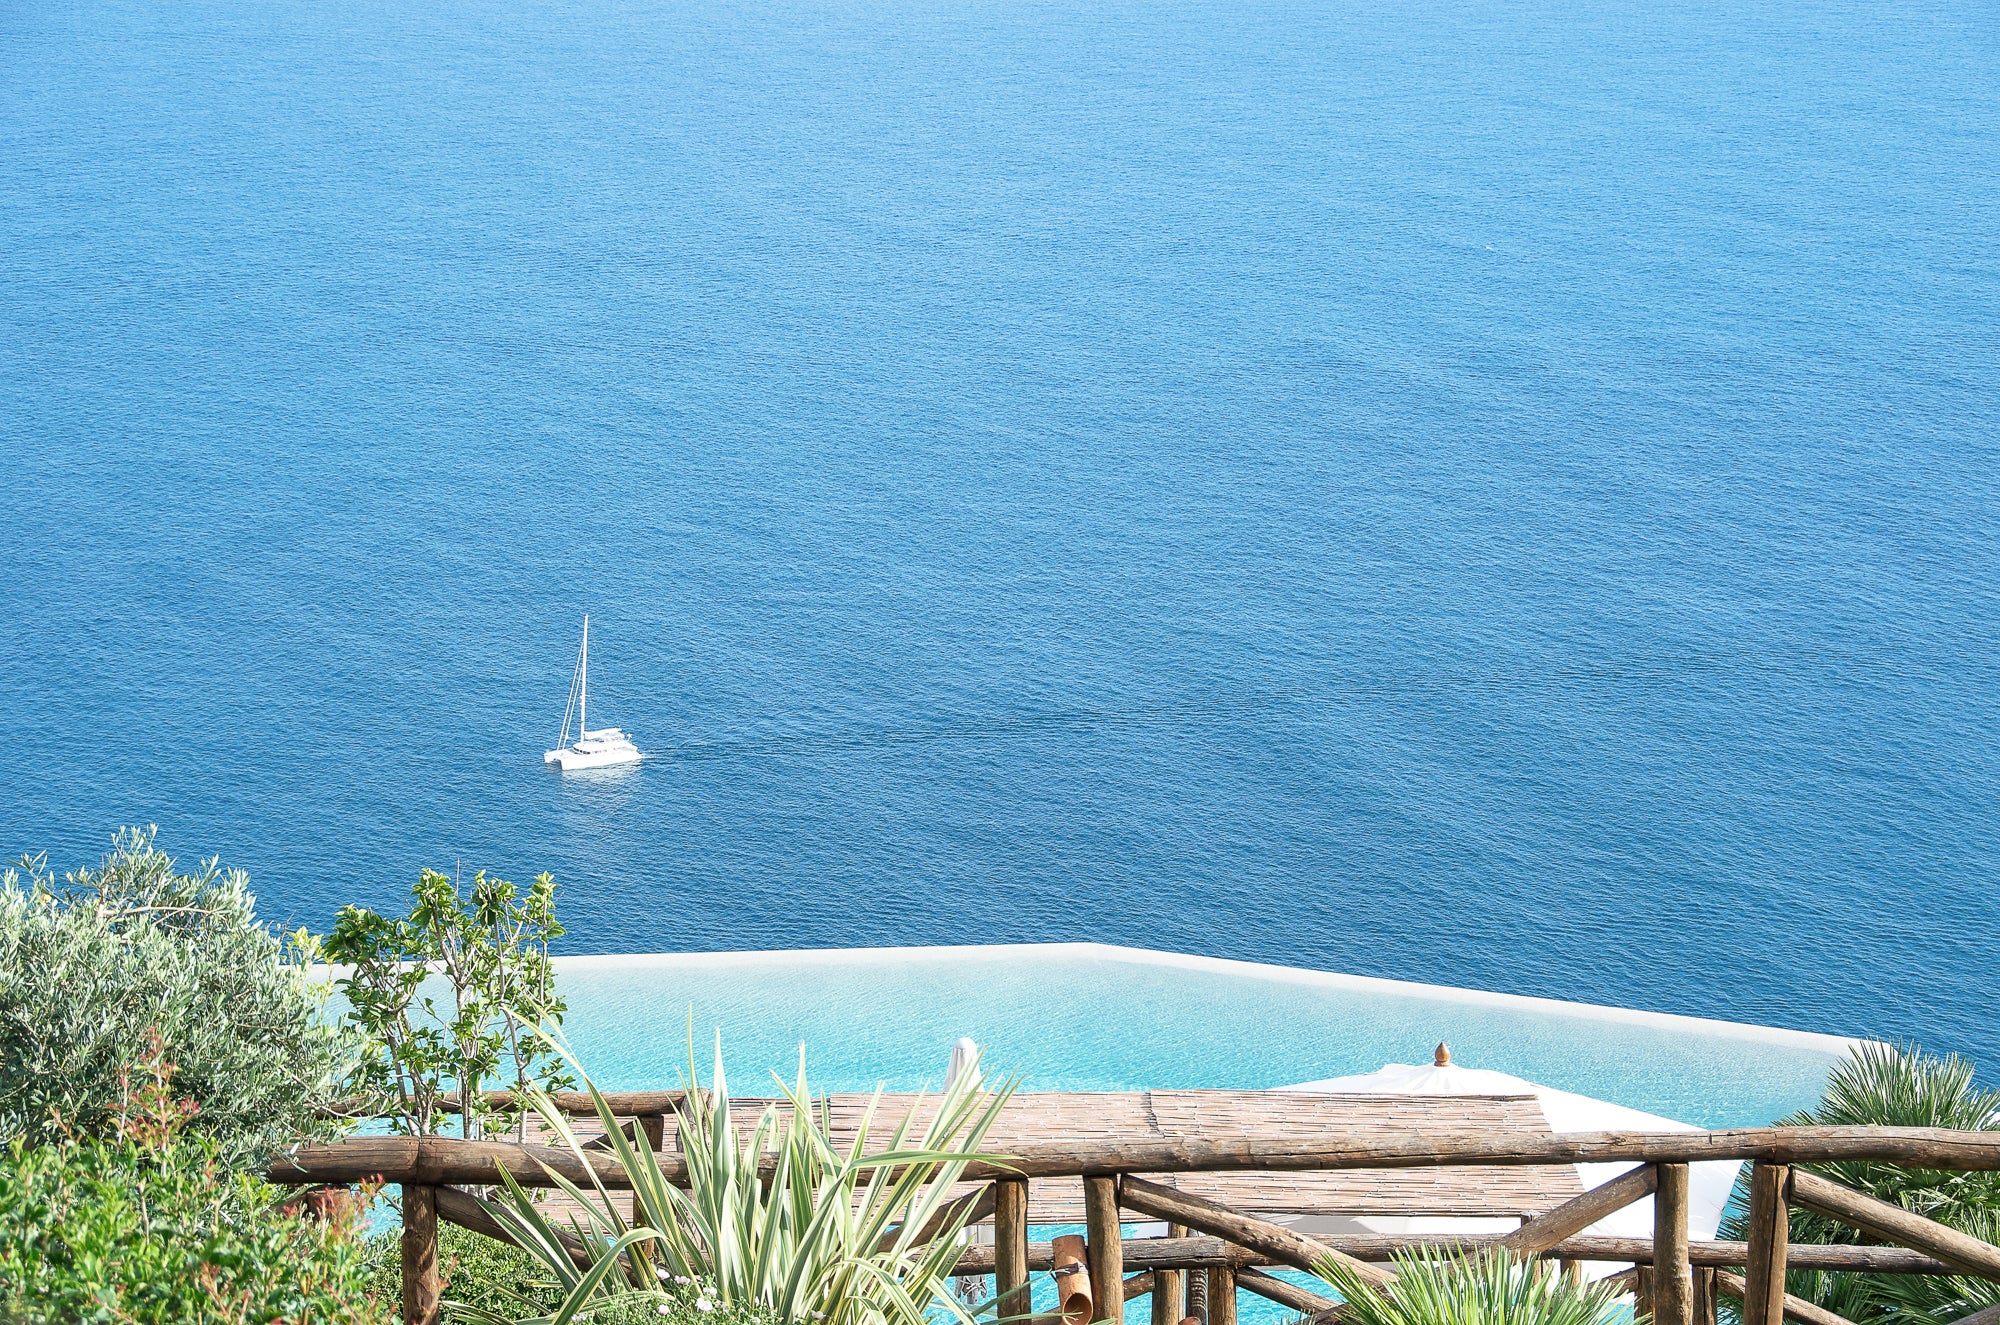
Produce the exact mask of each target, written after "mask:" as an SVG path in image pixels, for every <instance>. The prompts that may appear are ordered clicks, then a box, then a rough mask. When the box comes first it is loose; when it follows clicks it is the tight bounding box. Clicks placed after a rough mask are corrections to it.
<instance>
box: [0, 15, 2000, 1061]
mask: <svg viewBox="0 0 2000 1325" xmlns="http://www.w3.org/2000/svg"><path fill="white" fill-rule="evenodd" d="M1996 202H2000V11H1996V10H1995V9H1994V8H1993V7H1992V6H1990V5H1987V4H1983V3H1943V2H1941V3H1926V2H1924V0H1914V2H1913V3H1908V4H1896V5H1892V6H1882V5H1879V4H1861V3H1842V2H1838V0H1836V2H1835V3H1810V4H1808V3H1773V2H1771V0H1740V2H1739V0H1730V2H1729V3H1722V2H1721V0H1667V2H1666V3H1645V4H1640V3H1628V2H1625V0H1605V2H1604V3H1591V4H1576V3H1562V4H1556V3H1538V2H1537V0H1518V2H1512V0H1414V2H1406V0H1398V2H1397V3H1393V4H1391V3H1376V2H1375V0H1327V2H1326V3H1321V4H1308V3H1299V2H1298V0H1229V2H1228V3H1219V2H1214V0H1181V2H1179V3H1174V4H1165V3H1146V2H1143V0H1076V2H1075V3H1069V4H1064V5H1051V4H1042V3H1029V2H1028V0H953V3H949V4H945V3H939V2H938V0H869V2H868V3H866V4H862V3H846V2H844V0H788V2H787V3H783V4H766V3H757V2H755V0H592V3H589V4H577V3H569V2H567V0H537V3H533V4H528V3H522V2H521V0H426V2H425V3H423V4H413V3H396V2H392V0H351V2H347V3H342V4H338V5H327V4H310V3H304V2H303V0H255V2H254V3H253V2H252V0H174V2H173V3H171V4H169V3H165V2H164V0H63V2H62V3H52V4H32V5H31V4H23V3H16V4H10V5H0V472H4V478H5V492H6V495H7V512H8V530H7V533H6V535H5V537H4V538H0V617H3V618H4V620H5V621H6V622H7V623H8V626H9V627H10V630H11V639H10V641H9V645H8V647H7V648H5V649H4V650H0V695H4V702H0V749H4V751H5V752H6V755H5V765H4V767H5V772H4V774H0V849H4V850H5V851H7V852H9V853H15V852H20V851H27V850H40V849H47V850H48V851H49V852H50V853H51V859H52V861H53V862H54V863H57V864H60V865H74V864H76V863H79V862H81V861H84V860H88V859H90V858H92V857H94V856H95V855H96V854H97V852H98V851H100V850H101V849H102V846H103V844H104V842H105V840H106V838H107V836H108V833H109V831H110V829H111V828H112V826H114V825H116V824H118V823H121V822H134V821H136V822H145V821H157V822H159V823H160V824H161V825H162V840H163V841H164V843H165V844H166V845H168V846H169V847H170V848H172V849H175V850H177V851H180V852H182V853H184V854H186V855H190V856H192V855H196V854H207V853H211V852H213V853H220V854H221V855H222V856H223V857H224V859H225V860H226V861H228V862H231V863H240V864H242V865H245V866H246V867H248V868H249V869H250V870H251V871H252V873H253V875H254V877H255V879H256V881H257V883H258V887H259V891H260V894H261V897H262V899H263V903H264V906H265V909H266V910H267V911H268V912H269V913H271V914H272V915H273V916H274V917H277V918H281V919H289V920H294V921H304V922H307V923H313V924H321V925H323V924H325V923H326V922H327V920H328V919H329V918H330V916H331V913H332V911H333V910H334V908H336V907H337V906H338V905H339V904H341V903H342V902H345V901H348V900H361V901H366V902H371V903H378V904H386V903H388V902H390V901H391V900H392V899H393V898H394V897H395V895H396V894H397V893H398V891H399V890H401V889H402V888H403V887H405V886H406V884H407V883H408V882H409V880H410V878H411V877H412V876H413V874H414V871H415V869H416V867H417V866H418V864H419V863H430V864H434V865H439V866H443V867H447V868H448V867H450V866H452V865H453V864H454V863H455V862H463V863H464V864H465V865H466V866H467V867H468V868H469V867H472V866H476V865H486V866H491V867H495V868H498V869H500V870H502V871H503V872H508V873H510V874H513V875H517V876H519V875H526V874H529V873H532V872H534V871H535V870H538V869H543V868H546V869H549V870H552V871H554V872H555V874H556V875H557V877H558V879H559V880H560V882H561V885H562V887H563V896H564V898H565V908H566V913H567V915H568V917H569V919H570V922H571V934H570V937H569V939H568V941H567V944H568V947H569V949H570V950H572V951H576V952H615V951H658V950H705V949H720V948H742V947H800V946H825V945H835V946H838V945H854V944H883V943H949V942H966V941H989V942H990V941H1012V940H1047V939H1101V940H1108V941H1116V942H1125V943H1134V944H1140V945H1144V946H1149V947H1158V948H1171V949H1180V950H1186V951H1191V952H1201V953H1211V954H1219V955H1225V956H1234V957H1245V958H1252V959H1258V960H1269V961H1277V962H1285V963H1292V964H1297V965H1304V966H1313V967H1320V968H1325V969H1338V970H1349V971H1356V972H1363V973H1369V974H1378V975H1389V976H1397V977H1402V978H1407V979H1416V980H1424V981H1432V982H1439V983H1447V984H1459V985H1468V986H1474V987H1480V988H1492V989H1502V990H1511V991H1519V992H1527V993H1534V994H1542V995H1548V996H1551V997H1558V998H1572V999H1588V1000H1593V1001H1598V1002H1605V1003H1614V1004H1625V1005H1631V1006H1636V1007H1644V1008H1653V1009H1662V1010H1668V1011H1677V1012H1689V1013H1697V1014H1708V1015H1723V1016H1730V1017H1735V1018H1740V1019H1746V1020H1756V1021H1769V1022H1773V1023H1778V1024H1784V1025H1791V1026H1802V1027H1809V1028H1812V1029H1819V1030H1828V1031H1837V1032H1843V1033H1872V1034H1879V1035H1918V1036H1921V1037H1923V1038H1924V1039H1925V1040H1926V1041H1928V1042H1930V1043H1932V1044H1934V1045H1937V1046H1939V1047H1949V1048H1959V1049H1964V1050H1968V1051H1971V1052H1973V1053H1975V1054H1978V1055H1980V1056H1982V1057H1983V1058H1984V1059H1985V1060H1986V1061H1987V1063H1988V1064H1989V1065H1991V1064H1994V1063H2000V1031H1996V1029H1995V1028H1994V1026H1993V1024H1992V1021H1991V1019H1990V1016H1989V1008H1990V1002H1991V989H1992V980H1991V975H1990V970H1991V954H1992V950H1993V947H1994V943H1995V940H1996V938H2000V924H1996V921H1995V918H1994V916H1995V904H1996V902H1997V901H2000V865H1996V852H1997V851H2000V829H1996V824H1995V816H1994V805H1995V803H1996V791H2000V777H1996V771H1995V770H1996V754H2000V750H1996V744H2000V743H1996V738H1995V735H1994V732H1995V719H1996V716H2000V713H1997V712H1996V711H2000V646H1996V643H1995V635H1994V621H1995V615H1996V608H2000V595H1996V586H2000V543H1996V539H1995V532H1996V529H1995V526H1996V516H2000V445H1996V435H1995V420H1996V418H2000V409H1996V406H2000V336H1996V335H1995V329H1996V326H2000V318H1996V314H2000V307H1997V306H2000V240H1997V239H1996V236H2000V214H1996V213H2000V207H1996ZM586 610H587V611H589V612H590V613H591V614H592V621H593V646H594V647H593V655H594V658H595V669H594V671H593V686H592V693H593V697H594V700H595V702H594V704H593V707H592V713H593V715H595V719H594V720H598V721H611V722H617V723H619V724H622V725H624V726H626V727H628V728H629V729H631V730H632V731H633V732H635V733H636V735H637V736H638V739H639V742H640V744H641V746H642V747H643V748H645V749H647V750H648V751H650V752H651V753H652V754H653V755H654V756H655V757H654V758H653V759H652V760H651V761H649V762H648V763H646V764H644V765H643V766H641V767H639V768H637V769H633V770H627V771H625V772H622V773H610V774H598V775H571V776H567V777H565V776H560V775H556V774H553V773H550V772H548V771H546V770H545V769H544V768H543V766H542V764H541V759H540V755H541V751H542V749H543V748H544V747H545V746H547V745H548V744H550V743H551V742H552V740H553V738H554V736H555V728H556V725H557V721H558V719H559V717H560V714H561V708H562V699H563V693H564V688H565V685H566V683H567V679H568V674H569V666H570V660H571V655H572V653H573V651H574V648H575V637H576V630H577V626H578V620H579V617H580V616H581V614H582V613H583V612H584V611H586ZM1330 1033H1334V1032H1330ZM926 1052H929V1048H928V1047H927V1048H926ZM1274 1052H1276V1051H1274ZM1287 1052H1289V1051H1287Z"/></svg>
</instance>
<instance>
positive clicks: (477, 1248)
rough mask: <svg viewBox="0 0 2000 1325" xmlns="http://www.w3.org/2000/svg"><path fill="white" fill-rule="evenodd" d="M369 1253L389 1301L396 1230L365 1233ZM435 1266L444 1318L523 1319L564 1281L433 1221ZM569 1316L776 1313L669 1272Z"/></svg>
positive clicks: (708, 1320)
mask: <svg viewBox="0 0 2000 1325" xmlns="http://www.w3.org/2000/svg"><path fill="white" fill-rule="evenodd" d="M368 1261H369V1289H370V1291H371V1292H373V1293H374V1294H375V1296H376V1297H377V1298H378V1299H379V1300H381V1301H384V1302H393V1301H395V1300H396V1299H397V1298H398V1297H399V1296H400V1294H401V1293H402V1290H403V1261H402V1233H401V1232H400V1231H399V1230H396V1229H389V1230H385V1231H383V1232H380V1233H377V1234H375V1235H374V1236H373V1237H371V1238H369V1239H368ZM438 1270H439V1273H440V1275H441V1277H442V1278H443V1280H444V1291H445V1299H446V1301H445V1315H446V1318H447V1319H451V1320H460V1321H464V1320H473V1321H479V1320H491V1319H500V1320H514V1321H519V1320H528V1319H533V1318H535V1317H537V1316H550V1315H553V1314H555V1312H556V1311H557V1310H559V1309H560V1308H561V1306H562V1301H563V1293H562V1289H561V1287H560V1286H559V1285H558V1284H557V1283H556V1281H555V1279H554V1277H553V1276H551V1275H550V1274H549V1273H548V1272H547V1271H546V1270H544V1269H543V1268H542V1265H541V1262H540V1261H538V1260H536V1259H535V1258H534V1257H533V1256H530V1255H529V1254H528V1253H526V1252H524V1251H522V1250H520V1249H519V1248H517V1247H514V1246H511V1245H509V1244H507V1243H503V1242H498V1241H495V1240H494V1239H492V1238H489V1237H487V1236H486V1235H485V1234H483V1233H474V1232H471V1231H469V1230H467V1229H463V1228H460V1227H458V1226H457V1225H456V1224H439V1225H438ZM703 1302H706V1303H707V1304H708V1305H707V1306H706V1307H703V1306H702V1305H700V1304H701V1303H703ZM661 1307H665V1308H666V1310H665V1311H661V1310H660V1308H661ZM575 1319H577V1320H579V1321H584V1320H588V1321H589V1322H590V1325H775V1320H776V1318H775V1317H773V1316H772V1315H771V1313H769V1312H767V1311H759V1310H757V1309H755V1308H748V1309H745V1308H737V1307H728V1306H722V1305H720V1304H718V1303H716V1302H715V1300H714V1299H713V1298H710V1297H705V1296H703V1294H702V1292H701V1289H700V1286H699V1285H697V1284H695V1283H693V1282H692V1281H690V1282H689V1283H687V1284H677V1283H674V1282H673V1281H672V1280H668V1281H667V1282H666V1283H664V1284H662V1285H661V1286H660V1290H659V1291H658V1292H657V1293H653V1294H646V1295H642V1296H637V1297H635V1298H634V1299H633V1300H630V1301H626V1302H604V1301H598V1302H595V1303H592V1304H591V1306H590V1310H589V1315H588V1316H587V1317H586V1316H582V1315H579V1316H577V1317H575Z"/></svg>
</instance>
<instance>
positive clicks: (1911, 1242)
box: [1787, 1170, 2000, 1279]
mask: <svg viewBox="0 0 2000 1325" xmlns="http://www.w3.org/2000/svg"><path fill="white" fill-rule="evenodd" d="M1787 1195H1789V1196H1790V1197H1791V1199H1792V1201H1793V1203H1794V1204H1796V1205H1802V1206H1804V1207H1805V1208H1806V1209H1808V1210H1817V1211H1818V1212H1819V1213H1820V1214H1823V1215H1826V1216H1828V1217H1830V1218H1833V1219H1838V1220H1839V1221H1841V1222H1842V1223H1843V1224H1850V1225H1852V1226H1854V1227H1855V1228H1858V1229H1860V1230H1861V1231H1862V1232H1864V1233H1872V1234H1874V1235H1875V1236H1876V1237H1878V1238H1881V1239H1882V1240H1883V1241H1885V1242H1894V1243H1898V1244H1900V1245H1902V1246H1905V1247H1914V1248H1916V1249H1917V1250H1918V1251H1923V1252H1928V1253H1930V1254H1931V1255H1932V1256H1935V1257H1937V1258H1938V1259H1939V1260H1941V1261H1944V1262H1946V1263H1948V1264H1950V1265H1954V1266H1956V1267H1958V1269H1959V1270H1960V1271H1961V1272H1962V1273H1965V1274H1977V1275H1984V1276H1985V1277H1986V1278H1988V1279H2000V1247H1996V1246H1994V1245H1993V1244H1992V1243H1990V1242H1981V1241H1980V1240H1979V1239H1978V1238H1975V1237H1973V1236H1971V1235H1970V1234H1967V1233H1961V1232H1959V1231H1958V1230H1957V1229H1955V1228H1948V1227H1946V1226H1945V1225H1943V1224H1940V1223H1938V1222H1937V1221H1936V1220H1935V1219H1926V1218H1925V1217H1924V1216H1922V1215H1920V1214H1916V1213H1913V1212H1912V1211H1909V1210H1905V1209H1904V1208H1903V1207H1902V1206H1900V1205H1891V1204H1889V1202H1887V1201H1883V1200H1878V1199H1876V1198H1875V1197H1873V1196H1869V1195H1866V1194H1865V1193H1862V1192H1857V1191H1854V1190H1853V1189H1851V1188H1848V1187H1843V1186H1841V1185H1840V1184H1839V1183H1837V1182H1830V1181H1828V1180H1827V1179H1825V1178H1822V1177H1820V1176H1819V1175H1818V1174H1816V1173H1800V1172H1798V1171H1796V1170H1794V1171H1793V1173H1792V1180H1791V1187H1790V1190H1789V1191H1788V1192H1787Z"/></svg>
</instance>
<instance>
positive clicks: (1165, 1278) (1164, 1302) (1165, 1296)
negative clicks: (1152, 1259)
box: [1151, 1224, 1187, 1325]
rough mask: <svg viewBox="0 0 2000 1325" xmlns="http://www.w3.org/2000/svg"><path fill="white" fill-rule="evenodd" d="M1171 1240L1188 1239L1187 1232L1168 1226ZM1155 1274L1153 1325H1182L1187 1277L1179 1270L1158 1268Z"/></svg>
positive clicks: (1177, 1226) (1177, 1227)
mask: <svg viewBox="0 0 2000 1325" xmlns="http://www.w3.org/2000/svg"><path fill="white" fill-rule="evenodd" d="M1167 1236H1168V1237H1169V1238H1177V1237H1186V1236H1187V1230H1186V1229H1185V1228H1182V1227H1181V1226H1180V1225H1179V1224H1168V1225H1167ZM1152 1274H1153V1297H1152V1307H1153V1313H1152V1314H1153V1319H1152V1322H1151V1325H1180V1320H1181V1317H1183V1316H1185V1315H1186V1314H1187V1312H1186V1311H1185V1310H1184V1309H1183V1307H1182V1303H1183V1301H1184V1300H1185V1291H1186V1284H1187V1277H1186V1276H1185V1275H1183V1274H1182V1273H1181V1272H1180V1271H1179V1270H1169V1269H1166V1268H1164V1267H1157V1268H1155V1269H1154V1270H1153V1271H1152Z"/></svg>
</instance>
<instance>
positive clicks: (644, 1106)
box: [319, 1090, 687, 1118]
mask: <svg viewBox="0 0 2000 1325" xmlns="http://www.w3.org/2000/svg"><path fill="white" fill-rule="evenodd" d="M482 1098H483V1099H484V1100H485V1101H486V1107H487V1108H489V1109H511V1108H513V1107H514V1092H513V1091H511V1090H489V1091H486V1092H484V1093H483V1095H482ZM549 1098H550V1100H552V1101H553V1102H554V1104H555V1106H556V1108H557V1109H558V1110H560V1111H561V1112H563V1113H575V1114H586V1115H595V1114H596V1112H597V1105H596V1104H595V1103H593V1102H592V1100H591V1098H590V1095H589V1094H588V1093H587V1092H584V1091H571V1090H562V1091H557V1092H556V1093H555V1094H554V1095H551V1096H550V1097H549ZM686 1098H687V1092H686V1091H684V1090H614V1091H608V1092H606V1093H605V1096H604V1102H605V1103H606V1104H608V1105H610V1106H611V1112H612V1114H613V1115H614V1116H616V1117H619V1118H639V1117H644V1116H646V1115H648V1114H661V1113H672V1112H673V1111H674V1110H675V1109H678V1108H679V1107H680V1105H681V1101H682V1100H685V1099H686ZM437 1104H438V1108H440V1109H442V1110H444V1111H445V1112H446V1113H459V1112H462V1111H463V1106H462V1105H461V1104H460V1103H459V1100H458V1096H456V1095H446V1096H443V1097H442V1098H440V1099H439V1100H438V1102H437ZM319 1112H320V1114H321V1116H323V1117H329V1118H394V1117H396V1116H398V1115H397V1113H396V1111H395V1110H394V1109H383V1108H381V1107H379V1102H378V1101H375V1100H367V1099H347V1100H336V1101H334V1102H333V1103H332V1104H329V1105H326V1106H324V1107H322V1108H321V1109H320V1111H319Z"/></svg>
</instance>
